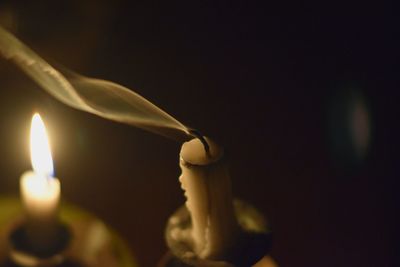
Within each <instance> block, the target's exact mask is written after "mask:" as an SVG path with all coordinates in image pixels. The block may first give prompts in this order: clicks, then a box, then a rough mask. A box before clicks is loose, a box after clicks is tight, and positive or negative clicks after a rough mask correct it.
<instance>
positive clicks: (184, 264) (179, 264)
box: [158, 200, 278, 267]
mask: <svg viewBox="0 0 400 267" xmlns="http://www.w3.org/2000/svg"><path fill="white" fill-rule="evenodd" d="M233 204H234V209H235V215H236V218H237V221H238V223H239V226H240V228H241V230H242V235H240V236H239V237H238V239H237V242H236V244H235V245H234V246H233V247H232V249H231V251H229V252H228V253H227V255H226V259H224V260H204V259H200V258H199V257H197V255H196V253H195V251H194V248H193V245H192V243H191V240H188V239H187V234H184V233H185V232H187V231H190V229H191V226H192V221H191V217H190V214H189V212H188V210H187V208H186V206H185V205H184V206H182V207H181V208H179V209H178V210H177V211H176V212H175V213H174V214H172V216H171V217H170V218H169V220H168V223H167V226H166V231H165V238H166V241H167V245H168V248H169V249H170V251H169V252H168V253H167V254H166V255H164V257H163V258H162V259H161V261H160V262H159V265H158V266H159V267H238V266H240V267H250V266H254V267H277V266H278V265H277V264H276V263H275V261H274V260H273V259H272V258H271V257H270V256H267V254H268V252H269V250H270V248H271V241H272V240H271V231H270V229H269V227H268V224H267V222H266V220H265V219H264V216H263V215H262V214H261V213H260V212H259V211H258V210H257V209H255V208H254V207H253V206H251V205H250V204H247V203H245V202H243V201H241V200H235V201H234V203H233Z"/></svg>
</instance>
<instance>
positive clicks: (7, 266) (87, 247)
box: [0, 197, 138, 267]
mask: <svg viewBox="0 0 400 267" xmlns="http://www.w3.org/2000/svg"><path fill="white" fill-rule="evenodd" d="M59 215H60V223H61V224H60V239H59V242H58V243H57V244H55V247H54V251H50V252H48V253H47V254H46V253H44V254H43V253H42V254H40V253H37V252H34V249H33V250H32V249H31V248H29V246H27V245H26V244H25V242H24V238H25V237H24V233H23V229H24V216H23V210H22V206H21V204H20V200H19V199H18V198H16V197H2V198H0V267H14V266H15V267H16V266H20V267H42V266H43V267H45V266H49V267H50V266H51V267H56V266H57V267H137V266H138V265H137V263H136V261H135V260H134V258H133V257H132V255H131V254H130V251H129V249H128V247H127V246H126V244H125V243H124V241H123V240H122V239H121V238H120V237H119V236H118V235H117V234H116V233H115V232H114V231H113V230H112V229H111V228H110V227H108V226H107V225H106V224H105V223H103V222H102V221H101V220H99V219H98V218H96V217H95V216H93V215H91V214H89V213H88V212H86V211H83V210H82V209H80V208H78V207H76V206H73V205H70V204H65V203H63V204H62V205H61V206H60V213H59Z"/></svg>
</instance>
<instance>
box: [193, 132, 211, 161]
mask: <svg viewBox="0 0 400 267" xmlns="http://www.w3.org/2000/svg"><path fill="white" fill-rule="evenodd" d="M189 133H190V134H191V135H192V136H193V137H195V138H198V139H199V140H200V142H201V143H202V144H203V146H204V150H205V152H206V155H207V156H208V157H210V156H211V154H210V146H209V145H208V143H207V140H206V139H205V138H204V136H203V135H202V134H201V133H200V132H199V131H197V130H195V129H190V130H189Z"/></svg>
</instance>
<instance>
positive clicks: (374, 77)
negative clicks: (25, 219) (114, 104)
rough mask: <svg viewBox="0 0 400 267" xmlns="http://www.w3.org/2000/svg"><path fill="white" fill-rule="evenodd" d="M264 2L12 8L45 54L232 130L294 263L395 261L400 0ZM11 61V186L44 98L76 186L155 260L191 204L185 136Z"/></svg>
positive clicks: (69, 181) (7, 70) (7, 174)
mask: <svg viewBox="0 0 400 267" xmlns="http://www.w3.org/2000/svg"><path fill="white" fill-rule="evenodd" d="M262 2H267V1H259V2H253V1H210V2H207V1H188V0H187V1H178V2H174V1H162V2H161V1H160V3H157V2H153V1H121V0H120V1H29V2H28V1H26V2H25V1H2V2H1V5H0V18H1V23H2V25H4V26H6V27H8V28H9V29H11V30H12V31H13V32H14V33H15V34H16V35H17V36H18V37H19V38H20V39H22V40H23V41H24V42H26V43H27V44H29V45H30V46H31V47H32V48H33V49H34V50H35V51H37V52H38V53H39V54H40V55H42V56H43V57H44V58H46V59H48V60H50V61H52V62H58V63H61V64H63V65H65V66H67V67H69V68H71V69H74V70H76V71H78V72H80V73H83V74H84V75H88V76H94V77H100V78H103V79H108V80H112V81H115V82H118V83H121V84H123V85H125V86H127V87H129V88H132V89H133V90H135V91H136V92H138V93H140V94H141V95H143V96H144V97H146V98H147V99H149V100H150V101H152V102H154V103H155V104H156V105H158V106H160V107H161V108H163V109H164V110H166V111H167V112H168V113H170V114H171V115H173V116H175V117H176V118H177V119H178V120H180V121H181V122H183V123H185V124H187V125H189V126H192V127H195V128H197V129H200V130H201V131H202V132H204V133H205V134H206V135H208V136H211V137H213V138H214V139H215V140H217V141H218V142H219V143H220V144H222V145H223V146H224V147H225V148H226V151H227V154H228V156H229V160H230V169H231V174H232V180H233V186H234V194H235V196H237V197H239V198H242V199H245V200H247V201H249V202H251V203H253V204H254V205H255V206H256V207H258V208H259V209H260V210H261V211H262V212H263V213H264V214H265V215H266V216H267V218H268V219H269V221H270V222H271V225H272V228H273V231H274V238H275V239H274V246H273V250H272V256H273V257H274V258H275V259H276V261H277V262H278V263H279V264H280V266H307V267H309V266H396V260H397V257H396V256H397V255H396V254H397V251H398V249H397V246H396V245H397V244H398V241H397V237H398V230H397V220H396V215H397V213H398V211H399V209H398V205H397V202H398V200H399V197H398V196H397V195H396V192H397V188H398V184H399V182H398V175H397V174H398V171H397V169H398V167H396V163H397V160H398V150H397V148H396V146H395V144H396V143H397V139H398V135H397V131H396V128H397V123H398V120H399V119H398V112H397V109H396V108H397V102H398V97H397V96H398V93H397V90H398V73H397V69H398V60H399V56H398V55H399V54H398V50H399V47H400V46H399V20H398V18H397V15H396V8H395V6H391V5H390V4H386V3H384V2H378V1H377V2H375V3H371V4H369V3H367V2H361V3H355V2H344V3H340V2H336V1H335V2H326V1H319V2H317V3H311V2H307V3H305V2H299V1H297V2H294V3H290V2H283V1H282V2H275V1H274V2H268V3H264V4H262ZM0 75H1V76H0V87H1V88H0V89H1V90H0V101H1V103H0V127H1V129H0V147H1V160H0V193H2V194H15V195H16V194H18V177H19V176H20V175H21V174H22V173H23V172H24V171H25V170H28V169H30V161H29V153H28V130H29V125H30V119H31V115H32V113H33V112H34V111H39V112H41V114H42V116H43V118H44V120H45V123H46V124H47V127H48V131H49V134H50V137H51V140H52V150H53V158H54V161H55V168H56V174H57V176H58V177H59V178H60V179H61V181H62V190H63V198H65V199H66V200H68V201H70V202H73V203H75V204H77V205H79V206H81V207H82V208H85V209H87V210H90V211H91V212H93V213H95V214H97V215H98V216H99V217H101V218H102V219H104V220H105V221H106V222H107V223H109V224H110V225H111V226H113V227H114V228H115V229H116V230H117V231H118V232H119V233H120V234H121V235H123V236H124V237H125V238H126V240H127V241H128V243H129V244H130V246H131V248H132V251H133V253H134V254H135V255H136V258H137V259H138V261H139V263H140V264H141V266H155V264H156V262H157V260H158V259H159V258H160V257H161V255H162V254H163V253H164V252H165V251H166V247H165V242H164V240H163V231H164V226H165V223H166V220H167V218H168V216H169V215H170V214H171V213H172V212H173V211H174V210H175V209H176V208H177V207H179V206H180V205H182V204H183V203H184V198H183V193H182V192H181V189H180V185H179V182H178V179H177V178H178V176H179V174H180V170H179V167H178V154H179V150H180V144H179V143H177V142H175V141H172V140H169V139H165V138H164V137H160V136H157V135H154V134H151V133H147V132H145V131H142V130H140V129H136V128H132V127H130V126H126V125H122V124H118V123H114V122H111V121H106V120H104V119H101V118H98V117H95V116H93V115H90V114H86V113H83V112H80V111H76V110H73V109H71V108H69V107H66V106H64V105H63V104H61V103H59V102H57V101H56V100H54V99H52V98H51V97H50V96H48V95H47V94H45V93H44V91H42V90H41V89H40V88H39V87H38V86H36V85H35V84H34V83H33V82H32V81H31V80H30V79H29V78H27V77H25V76H24V75H23V74H22V73H21V72H20V71H19V70H18V69H17V68H16V67H14V66H13V65H12V64H11V63H10V62H7V61H5V60H2V61H1V62H0ZM354 95H356V96H361V97H360V99H362V103H363V105H364V106H363V107H365V109H363V111H364V112H363V113H362V114H363V116H364V117H363V118H368V120H367V121H368V122H369V125H370V126H371V127H370V129H371V130H370V132H369V133H370V139H369V140H370V142H368V144H369V148H368V150H367V153H365V154H364V157H363V159H362V160H360V159H358V160H357V157H356V156H355V154H354V153H355V152H354V149H353V148H352V146H351V142H350V143H349V142H348V140H347V139H348V138H347V137H346V133H347V131H348V127H347V126H346V125H347V124H346V123H343V121H346V119H348V117H349V116H351V115H349V114H350V113H349V112H347V111H346V110H347V109H346V107H347V106H346V105H347V103H353V102H352V100H353V99H354ZM349 99H350V100H349ZM355 99H358V98H357V97H356V98H355ZM362 129H364V130H365V128H362ZM364 133H365V131H364ZM346 138H347V139H346ZM0 208H1V207H0Z"/></svg>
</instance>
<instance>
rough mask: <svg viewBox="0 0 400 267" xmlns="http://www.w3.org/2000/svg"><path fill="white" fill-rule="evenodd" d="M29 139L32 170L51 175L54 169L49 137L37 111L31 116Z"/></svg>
mask: <svg viewBox="0 0 400 267" xmlns="http://www.w3.org/2000/svg"><path fill="white" fill-rule="evenodd" d="M30 141H31V162H32V167H33V170H34V171H35V172H37V173H39V174H42V175H45V176H52V175H53V171H54V170H53V159H52V157H51V151H50V144H49V138H48V137H47V133H46V128H45V126H44V123H43V121H42V118H41V117H40V115H39V114H38V113H35V114H34V115H33V117H32V124H31V139H30Z"/></svg>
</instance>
